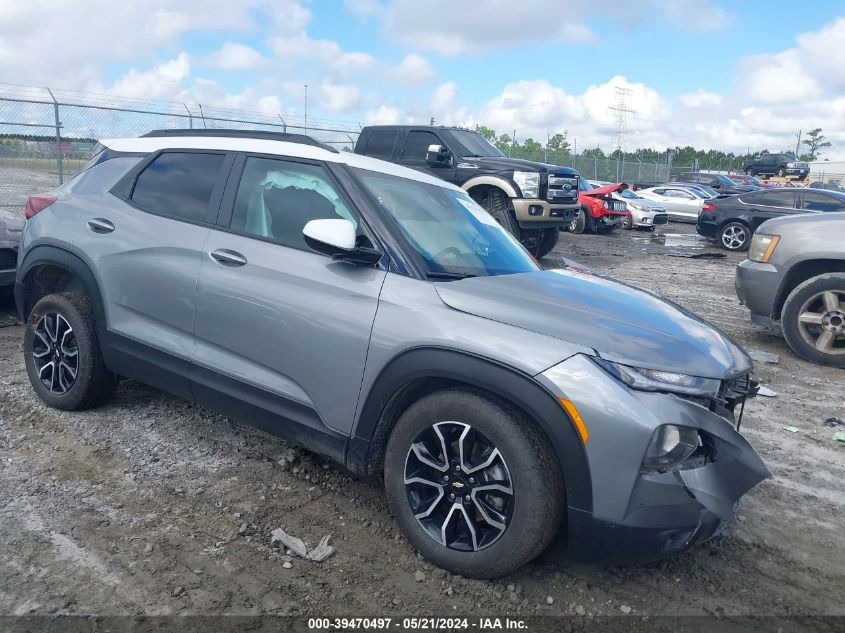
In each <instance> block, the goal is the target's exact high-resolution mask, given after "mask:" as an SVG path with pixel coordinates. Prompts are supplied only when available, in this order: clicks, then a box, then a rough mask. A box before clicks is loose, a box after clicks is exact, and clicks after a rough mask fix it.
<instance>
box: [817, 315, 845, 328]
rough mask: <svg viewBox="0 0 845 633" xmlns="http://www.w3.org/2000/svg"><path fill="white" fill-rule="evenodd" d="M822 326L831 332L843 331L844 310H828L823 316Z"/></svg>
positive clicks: (844, 321)
mask: <svg viewBox="0 0 845 633" xmlns="http://www.w3.org/2000/svg"><path fill="white" fill-rule="evenodd" d="M822 327H823V328H824V329H825V330H827V331H829V332H841V331H842V330H843V329H845V314H843V313H842V312H839V311H836V312H828V313H827V314H825V315H824V317H822Z"/></svg>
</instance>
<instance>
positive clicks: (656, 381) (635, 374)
mask: <svg viewBox="0 0 845 633" xmlns="http://www.w3.org/2000/svg"><path fill="white" fill-rule="evenodd" d="M593 360H595V361H596V362H597V363H598V364H599V365H600V366H601V367H603V368H604V369H605V370H606V371H607V372H608V373H609V374H610V375H611V376H613V377H615V378H616V379H617V380H619V381H621V382H623V383H625V384H626V385H628V386H629V387H631V389H639V390H640V391H669V392H672V393H682V394H686V395H690V396H703V397H706V398H715V397H716V395H717V394H718V393H719V387H720V386H721V383H720V381H719V380H716V379H715V378H701V377H699V376H690V375H688V374H676V373H674V372H671V371H660V370H658V369H645V368H643V367H630V366H628V365H622V364H620V363H612V362H610V361H608V360H604V359H603V358H593Z"/></svg>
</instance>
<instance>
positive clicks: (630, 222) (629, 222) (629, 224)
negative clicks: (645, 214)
mask: <svg viewBox="0 0 845 633" xmlns="http://www.w3.org/2000/svg"><path fill="white" fill-rule="evenodd" d="M622 228H623V229H625V230H626V231H630V230H631V229H632V228H634V216H632V215H631V214H630V213H629V214H628V215H626V216H625V217H624V218H623V219H622Z"/></svg>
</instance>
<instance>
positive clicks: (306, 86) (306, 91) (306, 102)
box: [305, 84, 308, 134]
mask: <svg viewBox="0 0 845 633" xmlns="http://www.w3.org/2000/svg"><path fill="white" fill-rule="evenodd" d="M305 133H306V134H308V84H305Z"/></svg>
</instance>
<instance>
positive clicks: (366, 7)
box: [343, 0, 384, 17]
mask: <svg viewBox="0 0 845 633" xmlns="http://www.w3.org/2000/svg"><path fill="white" fill-rule="evenodd" d="M343 6H344V8H345V9H346V10H347V11H349V12H350V13H354V14H356V15H360V16H364V17H369V16H371V15H376V14H377V13H380V12H381V11H383V10H384V6H383V5H382V4H381V2H378V0H343Z"/></svg>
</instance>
